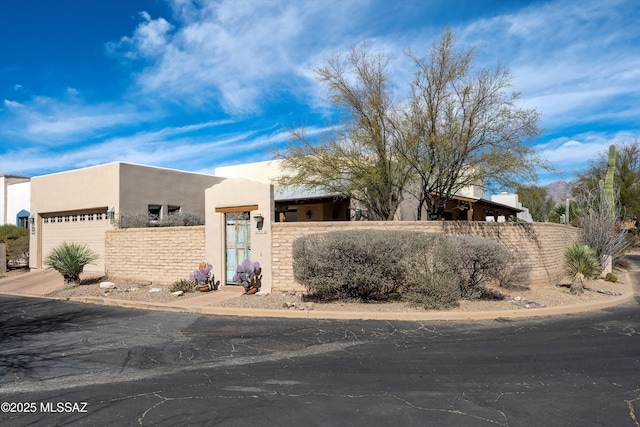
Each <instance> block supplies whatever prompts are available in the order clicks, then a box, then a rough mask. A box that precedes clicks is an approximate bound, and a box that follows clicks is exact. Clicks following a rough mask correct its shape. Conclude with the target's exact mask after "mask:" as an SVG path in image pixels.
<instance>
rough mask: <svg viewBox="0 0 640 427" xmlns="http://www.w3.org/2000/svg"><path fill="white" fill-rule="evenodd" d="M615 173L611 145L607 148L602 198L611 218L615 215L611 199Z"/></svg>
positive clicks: (613, 146) (614, 161)
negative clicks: (607, 161) (603, 197)
mask: <svg viewBox="0 0 640 427" xmlns="http://www.w3.org/2000/svg"><path fill="white" fill-rule="evenodd" d="M615 171H616V146H615V144H611V145H610V146H609V163H608V164H607V175H606V176H605V179H604V196H605V200H606V201H607V209H608V210H609V214H610V215H611V216H613V215H614V214H615V206H614V203H615V199H614V197H613V177H614V174H615Z"/></svg>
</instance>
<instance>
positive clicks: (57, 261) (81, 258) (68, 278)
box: [45, 242, 98, 287]
mask: <svg viewBox="0 0 640 427" xmlns="http://www.w3.org/2000/svg"><path fill="white" fill-rule="evenodd" d="M97 259H98V255H97V254H96V253H95V252H93V251H92V250H91V249H89V247H88V246H87V245H82V244H79V243H67V242H64V243H62V244H61V245H60V246H58V247H56V248H53V249H52V250H51V252H50V253H49V255H48V256H47V258H46V259H45V265H47V266H48V267H49V268H53V269H54V270H56V271H57V272H58V273H60V274H62V277H64V284H65V286H66V287H74V286H76V285H78V284H79V283H80V273H82V270H83V269H84V267H85V265H87V264H92V263H93V262H94V261H95V260H97Z"/></svg>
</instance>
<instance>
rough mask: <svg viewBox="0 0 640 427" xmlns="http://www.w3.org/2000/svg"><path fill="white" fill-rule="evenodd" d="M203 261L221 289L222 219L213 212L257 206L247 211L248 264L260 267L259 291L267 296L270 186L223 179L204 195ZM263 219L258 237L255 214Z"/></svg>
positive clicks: (223, 216)
mask: <svg viewBox="0 0 640 427" xmlns="http://www.w3.org/2000/svg"><path fill="white" fill-rule="evenodd" d="M206 205H207V213H206V220H205V222H206V235H207V238H206V240H207V244H206V259H207V262H210V263H211V264H212V265H213V271H214V274H215V276H216V277H219V278H220V283H221V284H222V285H223V286H224V285H225V282H226V274H225V262H226V259H225V257H226V254H225V215H224V214H223V213H217V212H216V208H232V207H235V206H251V205H258V209H256V210H254V211H251V258H252V259H251V261H258V262H259V263H260V265H261V266H262V289H261V290H262V291H263V292H267V293H268V292H271V230H272V228H271V227H272V225H273V206H274V205H273V186H272V185H270V184H267V183H263V182H256V181H250V180H247V179H242V178H238V179H227V180H225V181H223V182H221V183H220V184H217V185H215V186H213V187H212V188H209V189H208V190H207V191H206ZM258 213H260V214H262V215H263V217H264V226H263V229H262V231H263V232H262V233H258V232H257V229H256V221H255V216H256V214H258Z"/></svg>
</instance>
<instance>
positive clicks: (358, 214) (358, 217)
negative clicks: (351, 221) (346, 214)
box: [356, 208, 362, 221]
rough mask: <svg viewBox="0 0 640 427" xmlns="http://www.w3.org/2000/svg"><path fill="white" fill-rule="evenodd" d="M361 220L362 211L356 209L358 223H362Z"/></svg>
mask: <svg viewBox="0 0 640 427" xmlns="http://www.w3.org/2000/svg"><path fill="white" fill-rule="evenodd" d="M360 218H362V210H360V208H356V221H360Z"/></svg>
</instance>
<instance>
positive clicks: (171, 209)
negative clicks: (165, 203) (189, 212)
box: [167, 206, 180, 215]
mask: <svg viewBox="0 0 640 427" xmlns="http://www.w3.org/2000/svg"><path fill="white" fill-rule="evenodd" d="M167 213H168V214H169V215H171V214H177V213H180V206H169V207H168V208H167Z"/></svg>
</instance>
